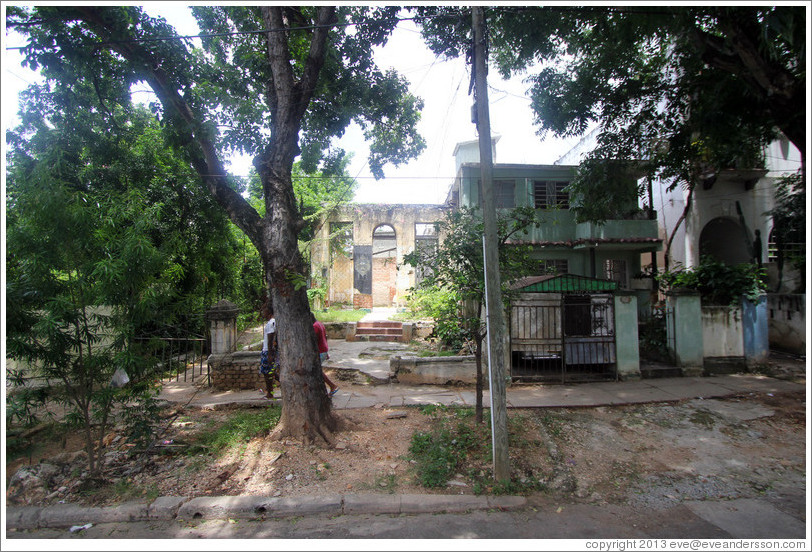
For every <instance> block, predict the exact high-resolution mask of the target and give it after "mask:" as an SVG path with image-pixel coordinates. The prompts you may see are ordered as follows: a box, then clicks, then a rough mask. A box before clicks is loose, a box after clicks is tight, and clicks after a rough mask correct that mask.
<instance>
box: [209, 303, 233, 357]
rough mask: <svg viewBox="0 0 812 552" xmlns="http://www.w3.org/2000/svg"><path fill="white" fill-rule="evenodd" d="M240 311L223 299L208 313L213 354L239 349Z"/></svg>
mask: <svg viewBox="0 0 812 552" xmlns="http://www.w3.org/2000/svg"><path fill="white" fill-rule="evenodd" d="M239 312H240V309H239V308H238V307H237V305H235V304H234V303H232V302H231V301H227V300H225V299H223V300H222V301H219V302H217V303H216V304H214V305H212V307H211V308H210V309H209V310H207V311H206V320H208V321H209V335H210V336H211V354H213V355H218V354H225V353H230V352H233V351H234V349H236V347H237V314H238V313H239Z"/></svg>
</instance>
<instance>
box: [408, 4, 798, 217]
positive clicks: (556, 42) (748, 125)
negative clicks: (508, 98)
mask: <svg viewBox="0 0 812 552" xmlns="http://www.w3.org/2000/svg"><path fill="white" fill-rule="evenodd" d="M418 10H419V11H418V13H419V15H420V18H419V19H420V21H422V26H423V34H424V36H425V37H426V39H427V41H428V43H429V45H430V47H431V48H432V49H433V50H434V51H435V52H436V53H438V54H442V55H446V56H458V55H462V54H463V53H466V52H467V51H468V45H469V44H470V39H469V31H470V29H469V26H468V24H467V19H466V18H465V17H460V9H458V8H419V9H418ZM487 15H488V19H489V21H488V24H489V29H490V36H489V39H490V41H489V44H490V48H491V52H492V54H493V58H494V60H495V64H496V66H497V68H498V69H499V71H500V72H501V73H502V75H503V76H505V77H510V76H511V75H513V74H517V73H520V72H522V71H528V72H529V75H530V76H529V77H528V80H527V82H528V84H529V85H530V89H529V95H530V99H531V102H532V107H533V110H534V111H535V113H536V121H535V122H536V124H537V125H538V127H539V134H540V135H541V136H542V137H544V136H545V135H546V133H547V132H553V133H554V134H556V135H558V136H579V135H582V134H584V133H585V132H587V131H588V130H589V129H591V128H593V127H594V128H596V129H597V134H596V142H597V145H596V148H595V149H594V150H593V151H592V152H591V153H590V154H589V155H588V156H587V158H586V160H585V162H584V163H583V164H582V166H581V168H580V170H579V172H578V175H577V177H576V179H575V181H574V182H573V183H572V184H571V186H570V190H571V192H572V193H573V194H574V195H580V196H582V197H584V198H592V201H591V202H590V204H589V205H588V206H587V205H586V204H584V205H583V207H589V209H580V206H575V209H574V210H575V211H576V212H578V214H579V216H580V218H581V219H582V220H593V221H595V222H600V221H601V220H604V219H605V218H607V215H608V213H607V212H604V211H601V210H600V209H599V208H598V209H596V208H595V206H601V205H607V206H610V207H611V206H612V205H613V204H614V199H613V194H614V193H615V192H617V189H618V188H617V186H616V185H615V180H613V179H614V178H615V177H616V176H617V171H616V170H606V169H605V167H604V165H605V164H606V163H607V162H612V163H617V162H624V161H625V162H627V163H626V164H627V165H628V164H629V163H632V164H633V166H630V167H629V168H632V169H633V171H634V172H638V174H643V175H648V176H651V177H654V176H659V177H662V178H664V179H672V182H673V184H672V188H673V187H676V186H684V187H686V188H687V189H688V190H689V197H691V196H690V191H691V190H692V189H693V186H694V185H695V184H696V183H698V182H700V181H701V180H702V179H707V178H712V177H713V175H714V174H715V173H717V172H718V171H720V170H723V169H726V168H747V169H750V168H759V167H761V166H763V159H762V151H763V146H764V145H765V144H767V143H769V142H771V141H772V140H773V139H775V137H776V136H777V131H780V132H782V133H783V134H784V135H785V136H786V137H787V138H788V139H789V140H791V141H792V143H793V144H794V145H795V146H796V147H797V148H798V149H799V150H800V151H801V153H802V156H805V147H806V120H807V114H806V111H805V98H806V73H805V67H806V49H805V43H806V28H805V25H806V20H805V8H804V6H721V7H717V6H690V7H682V6H678V7H668V6H657V7H652V6H641V7H635V6H631V7H608V8H607V7H574V6H573V7H570V6H549V7H521V8H519V7H516V8H514V7H500V8H491V9H489V10H488V12H487ZM686 208H690V202H688V203H687V206H686Z"/></svg>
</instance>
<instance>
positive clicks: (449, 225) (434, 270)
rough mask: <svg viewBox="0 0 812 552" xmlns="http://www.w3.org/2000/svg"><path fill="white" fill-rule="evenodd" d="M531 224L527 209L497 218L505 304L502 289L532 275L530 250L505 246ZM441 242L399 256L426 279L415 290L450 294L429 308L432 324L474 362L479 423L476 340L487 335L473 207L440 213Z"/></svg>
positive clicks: (479, 222)
mask: <svg viewBox="0 0 812 552" xmlns="http://www.w3.org/2000/svg"><path fill="white" fill-rule="evenodd" d="M535 222H536V212H535V210H533V209H532V208H517V209H513V210H512V211H505V212H502V213H500V214H499V216H498V221H497V223H498V227H499V230H498V239H499V265H500V272H501V275H502V285H503V290H502V297H503V298H504V300H505V302H506V304H505V305H504V306H506V305H507V303H509V301H510V293H509V289H508V286H509V284H510V283H511V282H512V281H515V280H516V279H517V278H520V277H522V276H526V275H527V274H529V273H530V272H531V271H532V269H533V268H532V267H533V265H532V263H531V261H530V255H529V253H530V247H529V246H522V245H515V244H509V242H510V240H511V239H512V238H517V237H520V236H521V235H522V234H524V233H525V231H526V230H527V229H528V228H530V227H531V226H532V225H533V224H534V223H535ZM437 231H438V233H439V235H440V236H441V238H442V239H441V242H440V244H439V246H438V247H436V248H418V249H415V250H414V251H413V252H411V253H409V254H408V255H406V256H404V261H405V262H406V263H407V264H409V265H412V266H413V267H415V268H418V269H423V270H424V271H425V272H426V274H427V276H426V277H425V278H424V279H423V280H422V281H421V282H420V283H419V284H418V285H419V287H420V288H427V289H431V288H435V289H441V290H444V291H446V292H448V293H449V294H450V297H451V299H452V301H451V302H448V301H444V302H441V305H440V307H439V308H437V309H435V311H434V312H435V323H436V324H437V325H438V327H440V328H442V333H443V334H444V336H445V339H446V340H450V339H453V337H454V333H455V332H454V331H453V329H454V328H456V330H457V332H456V334H457V336H458V337H459V339H461V340H462V341H464V342H466V343H467V344H468V346H469V348H470V349H471V351H472V352H473V354H474V357H475V359H476V421H477V423H482V420H483V416H482V389H483V379H482V342H483V340H484V339H485V337H486V336H487V326H486V324H485V321H484V320H483V312H482V309H483V306H484V302H485V275H484V268H483V267H484V262H483V249H482V234H483V224H482V218H481V215H480V213H479V212H478V209H469V208H460V209H459V210H456V211H451V212H449V213H447V214H446V216H445V218H444V219H443V221H442V222H439V223H437Z"/></svg>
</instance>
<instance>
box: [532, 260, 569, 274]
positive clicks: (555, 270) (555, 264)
mask: <svg viewBox="0 0 812 552" xmlns="http://www.w3.org/2000/svg"><path fill="white" fill-rule="evenodd" d="M538 272H539V274H568V273H569V261H567V259H544V260H541V261H539V263H538Z"/></svg>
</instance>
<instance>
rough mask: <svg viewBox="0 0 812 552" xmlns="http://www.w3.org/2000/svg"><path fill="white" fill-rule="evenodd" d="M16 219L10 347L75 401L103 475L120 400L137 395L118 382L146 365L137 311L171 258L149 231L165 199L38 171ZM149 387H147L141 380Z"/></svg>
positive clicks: (51, 390) (140, 375)
mask: <svg viewBox="0 0 812 552" xmlns="http://www.w3.org/2000/svg"><path fill="white" fill-rule="evenodd" d="M18 191H21V192H22V193H19V194H17V195H16V197H15V201H14V206H13V207H14V222H15V224H14V225H12V226H10V227H9V232H8V247H9V251H10V252H11V256H10V259H9V267H8V268H9V276H10V278H9V281H8V283H7V287H6V291H7V298H8V301H7V308H8V309H7V320H9V321H10V323H9V325H8V336H7V345H8V355H9V357H11V358H14V359H16V360H18V361H20V362H23V363H27V364H28V366H29V367H30V368H29V370H30V372H31V374H32V375H34V376H38V377H41V378H44V379H45V380H46V382H47V383H48V397H47V398H48V399H49V400H52V401H54V402H57V403H60V404H63V405H64V406H65V407H66V408H67V409H68V414H67V421H68V422H69V423H70V425H73V426H77V427H80V428H81V429H82V431H83V435H84V445H85V450H86V452H87V455H88V468H89V472H90V473H91V475H98V473H99V471H100V469H101V464H100V453H99V451H100V450H101V448H102V439H103V437H104V435H105V433H106V431H107V429H108V427H109V422H110V421H111V416H112V413H113V411H114V407H115V406H116V405H117V404H125V403H126V402H128V401H130V400H131V399H133V397H132V388H130V389H122V388H121V386H120V385H116V384H115V383H114V380H113V375H114V374H115V372H116V370H117V369H118V368H121V369H123V370H124V371H125V372H126V373H127V374H128V375H129V377H130V378H132V379H133V380H145V379H147V378H148V376H149V374H148V371H147V370H146V369H145V366H144V363H143V361H142V360H141V359H139V358H138V357H137V356H136V355H132V354H130V352H129V348H128V344H129V343H130V338H131V337H132V336H131V333H132V329H133V327H135V325H136V321H137V318H138V317H139V316H143V315H144V314H145V313H148V312H150V310H151V305H152V306H155V305H156V304H157V301H156V299H157V297H158V296H159V295H161V289H160V288H161V287H162V286H163V283H161V282H160V275H161V274H162V272H163V271H164V270H166V269H167V268H168V263H167V257H166V255H165V254H164V253H163V252H162V251H160V250H159V249H158V248H156V247H154V245H153V244H152V243H150V240H149V239H148V237H147V232H148V231H149V230H150V226H151V222H152V221H153V220H156V219H159V218H160V217H159V216H158V215H157V214H156V211H157V210H159V209H160V208H159V207H154V206H149V205H147V204H146V203H144V202H143V201H140V200H139V198H137V197H132V196H131V197H129V198H121V197H116V198H115V199H106V198H105V199H102V198H100V197H93V196H92V195H91V194H85V193H75V192H73V191H71V190H69V189H68V188H67V187H66V186H65V185H64V183H61V182H58V181H54V180H39V181H37V185H36V186H31V187H28V188H25V189H23V190H19V188H18ZM139 389H140V390H141V391H146V392H147V394H150V393H149V392H150V391H151V389H150V388H149V386H143V385H141V386H139Z"/></svg>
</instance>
